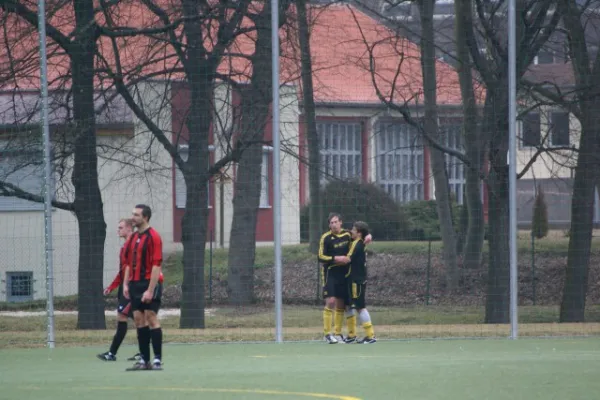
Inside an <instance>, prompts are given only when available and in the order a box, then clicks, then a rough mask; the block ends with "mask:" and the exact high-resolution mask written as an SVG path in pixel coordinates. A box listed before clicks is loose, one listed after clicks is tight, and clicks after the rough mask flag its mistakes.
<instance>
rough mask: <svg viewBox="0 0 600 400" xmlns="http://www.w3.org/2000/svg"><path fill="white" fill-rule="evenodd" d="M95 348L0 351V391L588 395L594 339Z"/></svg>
mask: <svg viewBox="0 0 600 400" xmlns="http://www.w3.org/2000/svg"><path fill="white" fill-rule="evenodd" d="M104 350H105V349H104V348H99V347H98V348H96V347H79V348H58V349H54V350H48V349H8V350H1V351H0V387H1V388H2V389H1V390H0V399H11V400H13V399H61V400H67V399H78V400H81V399H90V400H96V399H98V400H99V399H107V398H110V399H147V400H152V399H169V398H174V399H211V400H229V399H248V400H256V399H267V400H268V399H274V400H275V399H281V400H295V399H334V400H335V399H337V400H359V399H360V400H380V399H398V400H404V399H406V400H427V399H458V400H460V399H473V400H475V399H476V400H482V399H489V400H499V399H510V400H517V399H527V400H529V399H531V400H533V399H544V400H546V399H561V400H564V399H569V400H574V399H592V398H597V397H598V393H600V379H599V371H600V339H597V338H580V339H520V340H517V341H510V340H505V339H503V340H493V339H485V340H438V341H419V340H417V341H380V342H378V343H376V344H374V345H342V344H339V345H327V344H324V343H322V342H305V343H284V344H273V343H268V344H231V343H230V344H196V345H191V344H181V345H177V344H167V345H165V349H164V353H165V357H164V361H165V369H164V370H163V371H136V372H125V368H127V367H129V366H130V365H129V364H130V363H129V362H127V361H125V359H126V358H127V357H128V356H130V355H132V354H133V353H135V352H136V348H135V347H133V346H123V347H122V348H121V350H120V352H119V356H120V359H119V361H116V362H102V361H99V360H98V359H96V357H95V355H96V353H99V352H101V351H104Z"/></svg>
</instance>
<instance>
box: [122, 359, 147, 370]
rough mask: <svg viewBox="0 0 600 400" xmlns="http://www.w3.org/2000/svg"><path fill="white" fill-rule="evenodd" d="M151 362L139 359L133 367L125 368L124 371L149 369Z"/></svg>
mask: <svg viewBox="0 0 600 400" xmlns="http://www.w3.org/2000/svg"><path fill="white" fill-rule="evenodd" d="M151 370H152V364H150V363H147V362H145V361H144V360H139V361H138V362H136V363H135V364H133V367H131V368H127V369H126V370H125V371H151Z"/></svg>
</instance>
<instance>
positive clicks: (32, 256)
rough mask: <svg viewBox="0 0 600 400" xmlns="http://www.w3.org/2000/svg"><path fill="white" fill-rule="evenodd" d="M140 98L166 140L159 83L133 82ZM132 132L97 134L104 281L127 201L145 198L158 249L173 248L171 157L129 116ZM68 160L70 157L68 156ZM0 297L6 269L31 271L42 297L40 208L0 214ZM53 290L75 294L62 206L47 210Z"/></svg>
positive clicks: (71, 231)
mask: <svg viewBox="0 0 600 400" xmlns="http://www.w3.org/2000/svg"><path fill="white" fill-rule="evenodd" d="M139 95H140V98H141V99H143V100H142V101H141V104H143V106H144V108H145V110H146V111H147V113H148V114H150V115H152V119H153V121H154V122H155V123H156V124H157V125H158V126H159V127H161V128H162V129H164V130H165V132H166V134H167V137H168V139H169V140H170V139H171V134H170V127H171V113H170V106H169V104H170V103H167V102H162V101H161V100H162V99H163V98H165V99H170V94H169V92H168V89H167V88H166V87H165V85H163V84H146V85H143V86H140V87H139ZM134 127H135V128H134V132H133V135H129V136H124V135H106V136H104V135H100V136H99V137H98V145H99V147H98V154H99V160H98V174H99V184H100V189H101V193H102V201H103V203H104V207H103V215H104V220H105V222H106V224H107V228H106V229H107V235H106V242H105V251H104V282H105V285H106V284H108V283H109V282H110V281H111V280H112V279H113V278H114V275H115V273H116V272H117V270H118V251H119V248H120V245H121V242H120V241H119V239H118V237H117V234H116V227H117V223H118V221H119V219H120V218H123V217H129V216H130V215H131V211H132V209H133V206H134V205H135V204H137V203H146V204H148V205H149V206H150V207H151V208H152V210H153V216H152V219H151V221H150V222H151V225H152V226H153V227H154V228H156V229H157V230H158V232H159V233H160V234H161V236H162V238H163V242H164V253H165V255H168V254H169V252H172V251H173V247H174V246H173V243H172V238H173V204H172V201H173V196H172V172H171V160H170V157H169V155H168V154H167V152H166V151H165V150H164V149H163V148H162V145H160V144H159V143H158V141H156V140H153V138H152V135H151V134H150V133H149V132H148V130H147V129H146V127H145V126H144V124H143V123H141V122H140V121H139V120H137V119H135V118H134ZM69 163H72V160H69ZM63 183H64V184H63V185H62V189H61V190H60V192H59V193H58V194H57V196H58V200H64V201H70V200H72V197H73V188H72V185H71V184H70V177H69V176H67V177H66V178H65V179H64V182H63ZM0 226H1V227H2V229H1V230H0V231H1V232H0V279H2V286H0V301H4V300H6V292H5V290H6V282H4V280H5V277H6V272H8V271H32V272H33V279H34V281H35V282H34V291H35V293H34V298H36V299H41V298H45V296H46V285H45V263H44V240H43V239H44V236H43V235H44V216H43V212H40V211H29V212H1V213H0ZM52 230H53V235H52V236H53V238H52V240H53V249H54V251H53V261H54V294H55V295H56V296H64V295H71V294H76V293H77V287H78V275H77V268H78V257H79V244H78V240H79V239H78V238H79V234H78V226H77V221H76V219H75V216H74V215H73V214H72V213H70V212H67V211H62V210H55V211H54V212H53V214H52Z"/></svg>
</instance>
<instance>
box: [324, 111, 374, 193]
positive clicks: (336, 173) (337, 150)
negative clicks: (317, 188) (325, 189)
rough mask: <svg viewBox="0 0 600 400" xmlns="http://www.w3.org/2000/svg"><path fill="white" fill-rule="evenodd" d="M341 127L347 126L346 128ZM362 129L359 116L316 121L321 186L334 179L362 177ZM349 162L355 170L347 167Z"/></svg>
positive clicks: (362, 125) (357, 178) (360, 178)
mask: <svg viewBox="0 0 600 400" xmlns="http://www.w3.org/2000/svg"><path fill="white" fill-rule="evenodd" d="M334 127H335V128H336V129H335V132H334V129H333V128H334ZM340 127H344V131H343V132H342V131H341V130H340ZM350 130H352V131H351V132H350ZM363 130H364V124H363V123H362V122H361V121H356V120H352V121H344V120H320V121H319V120H318V121H317V135H318V137H319V161H320V169H321V172H320V174H319V175H320V179H319V181H320V185H321V186H324V185H326V184H327V183H329V182H330V181H331V180H334V179H340V180H347V181H352V180H362V178H363V173H362V170H363V145H362V144H363V143H362V141H363ZM334 142H335V146H334ZM349 164H352V170H353V171H352V172H350V168H349V167H348V165H349Z"/></svg>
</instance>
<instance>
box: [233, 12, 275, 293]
mask: <svg viewBox="0 0 600 400" xmlns="http://www.w3.org/2000/svg"><path fill="white" fill-rule="evenodd" d="M264 7H265V8H264V10H263V11H262V12H261V13H260V15H258V16H256V17H254V21H255V24H256V28H257V39H256V50H255V52H254V54H253V56H252V58H251V61H252V66H253V68H252V76H251V83H250V87H249V88H247V89H245V90H242V113H241V117H242V124H241V128H242V132H241V133H240V138H239V140H238V142H237V145H236V146H238V147H239V146H241V147H243V148H244V153H243V155H242V157H241V159H240V162H239V164H238V168H237V173H236V178H235V187H234V192H235V196H234V197H233V218H232V223H231V236H230V240H229V259H228V266H229V268H228V275H227V284H228V296H229V302H230V303H231V304H234V305H243V304H249V303H251V302H252V301H253V299H254V259H255V255H256V222H257V216H258V210H259V206H260V192H261V165H262V161H263V160H262V154H263V150H262V146H263V136H264V131H265V125H266V122H267V119H268V117H269V104H270V103H271V99H272V93H271V91H272V87H273V85H272V82H271V75H272V74H271V71H272V68H271V47H272V46H271V43H272V42H271V29H270V28H271V24H270V15H271V5H270V3H265V6H264ZM275 129H279V127H275V126H274V127H273V131H275ZM275 195H278V193H276V194H275Z"/></svg>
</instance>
